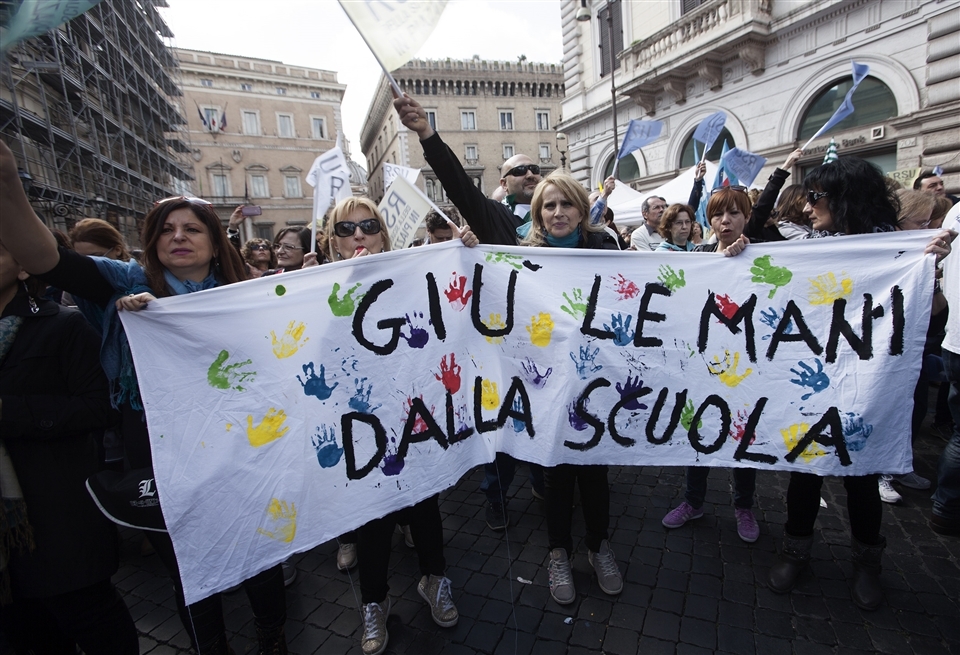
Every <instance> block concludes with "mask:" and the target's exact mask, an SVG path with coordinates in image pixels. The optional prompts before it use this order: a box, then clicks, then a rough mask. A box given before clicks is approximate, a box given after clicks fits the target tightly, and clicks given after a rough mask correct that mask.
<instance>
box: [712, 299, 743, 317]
mask: <svg viewBox="0 0 960 655" xmlns="http://www.w3.org/2000/svg"><path fill="white" fill-rule="evenodd" d="M714 300H715V302H716V303H717V309H719V310H720V313H721V314H723V315H724V316H726V317H727V318H733V317H734V315H735V314H736V313H737V312H738V311H739V310H740V305H738V304H737V303H735V302H733V298H731V297H730V296H728V295H725V294H722V293H718V294H717V295H716V297H715V298H714ZM718 323H719V321H718Z"/></svg>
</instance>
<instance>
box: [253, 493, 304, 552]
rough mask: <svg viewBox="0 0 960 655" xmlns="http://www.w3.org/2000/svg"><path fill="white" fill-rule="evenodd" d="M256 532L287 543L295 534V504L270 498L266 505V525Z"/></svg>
mask: <svg viewBox="0 0 960 655" xmlns="http://www.w3.org/2000/svg"><path fill="white" fill-rule="evenodd" d="M257 533H258V534H262V535H263V536H264V537H270V538H271V539H276V540H277V541H282V542H284V543H286V544H289V543H290V542H291V541H293V538H294V537H295V536H296V534H297V506H296V505H295V504H294V503H288V502H287V501H285V500H280V499H279V498H271V499H270V504H269V505H267V527H264V528H257Z"/></svg>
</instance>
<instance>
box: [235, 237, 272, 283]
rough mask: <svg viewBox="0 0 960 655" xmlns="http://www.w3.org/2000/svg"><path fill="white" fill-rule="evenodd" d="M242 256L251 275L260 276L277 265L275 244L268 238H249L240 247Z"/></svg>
mask: <svg viewBox="0 0 960 655" xmlns="http://www.w3.org/2000/svg"><path fill="white" fill-rule="evenodd" d="M240 256H241V257H243V261H244V263H245V264H246V265H247V272H248V273H249V274H250V276H251V277H260V276H262V275H263V274H264V273H266V272H267V271H269V270H270V269H272V268H276V267H277V255H276V254H275V253H274V252H273V245H272V244H271V243H270V242H269V241H267V240H266V239H260V238H253V239H249V240H248V241H247V242H246V243H245V244H243V247H242V248H240Z"/></svg>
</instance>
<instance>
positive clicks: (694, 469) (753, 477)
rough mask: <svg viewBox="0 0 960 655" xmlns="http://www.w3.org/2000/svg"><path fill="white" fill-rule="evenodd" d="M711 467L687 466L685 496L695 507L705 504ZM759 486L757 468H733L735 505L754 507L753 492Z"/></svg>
mask: <svg viewBox="0 0 960 655" xmlns="http://www.w3.org/2000/svg"><path fill="white" fill-rule="evenodd" d="M708 475H710V468H709V467H706V466H688V467H687V490H686V492H685V493H684V498H685V499H686V501H687V502H688V503H689V504H690V506H691V507H693V508H694V509H700V508H701V507H702V506H703V500H704V499H705V498H706V497H707V476H708ZM756 488H757V470H756V469H741V468H735V469H733V506H734V507H736V508H737V509H750V508H751V507H753V492H754V491H755V490H756Z"/></svg>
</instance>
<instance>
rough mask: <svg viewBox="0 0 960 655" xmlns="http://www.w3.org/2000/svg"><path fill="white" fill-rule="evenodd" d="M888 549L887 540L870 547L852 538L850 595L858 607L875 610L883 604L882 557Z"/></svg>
mask: <svg viewBox="0 0 960 655" xmlns="http://www.w3.org/2000/svg"><path fill="white" fill-rule="evenodd" d="M886 547H887V540H886V539H884V538H883V537H880V543H878V544H876V545H875V546H868V545H867V544H864V543H860V542H859V541H857V540H856V539H855V538H853V537H851V538H850V557H851V559H852V560H853V582H852V583H851V584H850V595H851V596H852V597H853V602H854V603H855V604H856V606H857V607H859V608H860V609H863V610H875V609H877V608H878V607H880V603H882V602H883V587H882V586H880V557H881V555H883V549H884V548H886Z"/></svg>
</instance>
